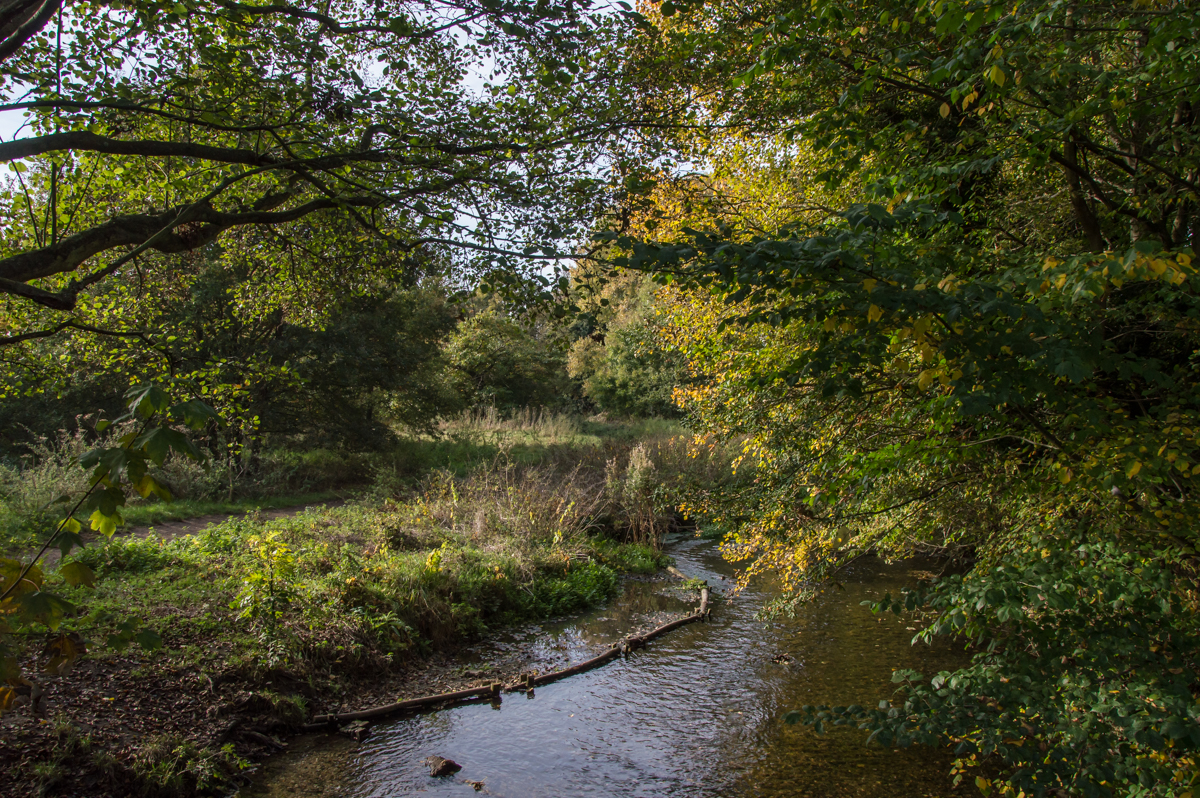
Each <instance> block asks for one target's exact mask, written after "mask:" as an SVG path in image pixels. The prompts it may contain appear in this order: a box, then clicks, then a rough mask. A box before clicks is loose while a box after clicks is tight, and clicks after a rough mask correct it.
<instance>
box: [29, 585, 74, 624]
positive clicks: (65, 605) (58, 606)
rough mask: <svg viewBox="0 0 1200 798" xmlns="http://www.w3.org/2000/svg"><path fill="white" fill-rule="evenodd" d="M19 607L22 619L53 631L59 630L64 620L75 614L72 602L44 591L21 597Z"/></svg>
mask: <svg viewBox="0 0 1200 798" xmlns="http://www.w3.org/2000/svg"><path fill="white" fill-rule="evenodd" d="M19 606H20V613H21V615H22V617H24V618H26V619H27V620H30V621H35V622H37V623H41V624H45V625H46V626H48V627H49V628H50V630H51V631H53V630H55V629H57V628H58V626H59V624H61V623H62V621H63V618H66V617H67V616H70V615H74V614H75V607H74V606H73V605H72V604H71V603H70V602H68V601H66V600H65V599H63V598H61V597H59V596H56V595H54V594H53V593H47V592H46V591H44V590H39V591H36V592H33V593H26V594H25V595H23V596H21V598H20V603H19Z"/></svg>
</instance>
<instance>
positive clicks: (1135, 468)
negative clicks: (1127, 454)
mask: <svg viewBox="0 0 1200 798" xmlns="http://www.w3.org/2000/svg"><path fill="white" fill-rule="evenodd" d="M1141 470H1142V464H1141V463H1139V462H1138V461H1137V460H1134V461H1133V465H1131V466H1129V468H1127V469H1125V476H1127V477H1129V478H1130V479H1133V478H1134V477H1136V476H1137V472H1139V471H1141Z"/></svg>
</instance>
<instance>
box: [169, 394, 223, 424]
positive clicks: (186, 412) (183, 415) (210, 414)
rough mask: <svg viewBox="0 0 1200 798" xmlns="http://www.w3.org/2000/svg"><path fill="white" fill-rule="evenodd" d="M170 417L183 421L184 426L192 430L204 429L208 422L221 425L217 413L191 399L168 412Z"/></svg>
mask: <svg viewBox="0 0 1200 798" xmlns="http://www.w3.org/2000/svg"><path fill="white" fill-rule="evenodd" d="M170 416H171V418H175V419H179V420H181V421H183V423H184V424H186V425H187V426H188V427H190V428H191V429H194V430H201V429H204V427H205V425H206V424H208V422H210V421H213V422H216V423H217V424H220V423H221V417H220V415H218V414H217V411H216V410H213V409H212V408H211V407H209V406H208V405H206V404H205V403H204V402H201V401H200V400H199V399H192V400H189V401H187V402H181V403H180V404H177V405H175V406H174V407H172V408H171V410H170Z"/></svg>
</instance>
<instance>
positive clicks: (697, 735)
mask: <svg viewBox="0 0 1200 798" xmlns="http://www.w3.org/2000/svg"><path fill="white" fill-rule="evenodd" d="M669 552H670V554H671V555H672V556H673V557H674V558H675V559H676V562H677V565H678V567H679V569H680V570H682V571H683V572H684V573H686V574H688V575H689V576H698V577H700V578H703V579H707V580H708V581H709V584H711V585H715V586H716V587H717V588H718V590H721V589H722V588H725V590H723V591H722V593H723V596H722V598H719V599H718V601H717V604H716V605H715V607H714V609H713V613H712V617H711V620H710V622H708V623H694V624H690V625H688V626H685V627H683V628H681V629H678V630H676V631H674V632H671V633H670V634H668V635H666V636H665V637H662V638H659V639H657V640H655V641H653V642H652V643H650V644H649V646H648V647H647V648H645V649H643V650H640V651H637V652H635V653H634V654H632V655H631V656H630V657H629V658H628V659H618V660H616V661H614V662H612V663H610V664H608V665H605V666H603V667H601V668H599V669H596V670H593V671H590V672H587V673H584V674H580V675H577V676H573V677H570V678H567V679H564V680H562V681H559V682H555V683H552V684H549V685H545V686H542V687H539V688H537V690H536V691H535V692H534V694H533V695H532V696H530V697H527V696H526V695H524V694H521V693H511V694H505V695H504V697H503V701H502V703H500V704H499V705H498V706H492V705H489V704H486V703H482V704H471V705H466V706H459V707H456V708H451V709H445V710H441V711H438V712H432V713H428V714H423V715H415V716H410V717H404V718H398V719H396V720H392V721H388V722H384V723H380V724H377V725H375V726H374V727H373V728H372V735H371V736H370V737H369V738H367V739H366V740H365V741H363V742H362V743H354V742H352V741H350V740H346V739H343V738H340V737H333V736H328V735H314V736H310V737H306V738H300V739H299V740H296V741H293V743H292V744H291V746H290V748H289V750H288V751H287V752H285V753H283V754H280V755H278V756H276V757H274V758H272V759H271V760H268V761H267V762H266V763H265V764H264V766H263V768H262V769H261V770H260V772H259V777H258V779H257V781H256V783H255V784H254V785H253V786H252V787H250V788H249V789H247V790H244V791H243V792H242V794H243V795H252V796H271V798H276V797H278V796H300V797H301V798H306V797H311V798H319V797H322V796H338V797H339V798H385V797H388V796H397V795H408V794H411V793H423V794H427V795H431V796H443V795H445V796H451V795H453V796H467V795H476V794H486V795H491V796H504V797H506V798H540V797H541V796H574V795H589V796H647V797H648V798H649V797H650V796H700V795H703V796H716V797H717V798H759V797H761V798H767V797H768V796H769V797H771V798H776V797H782V796H787V797H788V798H792V797H793V796H794V797H796V798H799V797H800V796H812V797H813V798H817V797H818V796H819V797H822V798H823V797H826V796H828V797H829V798H834V797H835V796H836V797H840V796H860V795H861V796H879V797H880V798H887V797H891V796H894V798H917V796H951V795H956V794H960V793H961V792H963V791H962V790H953V789H952V788H951V785H950V779H949V776H948V773H949V769H950V761H951V758H952V757H951V755H950V754H949V752H943V751H934V750H930V749H924V748H909V749H885V748H882V747H880V746H878V745H871V746H867V745H865V744H864V741H865V738H866V733H865V732H861V731H859V730H857V729H853V728H833V729H829V730H827V731H826V733H825V734H824V735H817V734H816V733H815V732H814V731H813V730H812V729H810V728H807V727H803V726H788V725H786V724H784V723H783V722H782V717H783V715H784V714H785V713H786V712H787V711H788V710H790V709H794V708H798V707H800V706H801V705H804V704H821V703H824V704H843V705H848V704H855V703H857V704H863V705H874V704H875V703H877V702H878V701H879V700H880V699H881V698H888V697H890V696H891V695H892V692H893V689H894V686H893V685H892V684H891V672H892V670H893V669H895V668H900V667H908V668H915V669H916V670H918V671H920V672H921V673H924V674H929V673H932V672H935V671H937V670H942V669H945V668H947V667H951V666H953V665H955V664H957V663H959V662H961V661H963V658H964V655H963V654H962V653H961V651H955V650H954V649H952V648H951V647H949V646H948V645H947V646H942V647H930V646H927V645H924V644H918V645H915V646H914V645H912V644H911V639H912V636H913V631H912V630H911V628H909V627H908V626H907V624H908V623H909V621H906V620H904V619H899V618H897V617H896V616H895V615H892V614H891V613H888V614H886V616H885V617H882V618H879V617H876V616H873V615H872V614H871V612H870V610H869V609H868V608H866V607H862V606H860V602H861V601H864V600H866V599H874V598H878V597H880V596H882V595H883V594H884V593H885V592H888V591H890V592H891V593H892V594H893V595H895V594H896V593H897V592H898V590H899V589H900V588H901V587H902V586H904V585H906V584H912V583H913V582H914V577H913V574H912V571H913V570H914V569H916V568H919V567H920V566H919V565H914V564H895V565H888V564H884V563H882V562H879V561H877V560H867V561H859V562H858V563H856V564H855V565H853V566H851V568H850V570H849V572H848V573H847V574H846V576H845V582H844V583H843V588H844V589H838V588H837V587H831V588H829V589H828V590H827V591H826V592H825V593H824V594H823V595H822V596H821V597H820V598H818V600H817V601H815V602H813V603H811V604H808V605H803V606H801V607H800V608H798V609H797V612H796V615H795V617H792V618H787V617H780V618H778V619H777V620H774V621H770V622H764V621H762V620H761V619H759V618H758V617H757V614H758V612H759V610H761V609H762V608H763V606H764V605H765V604H766V603H767V602H768V601H769V600H770V598H771V597H772V595H773V594H772V592H771V591H770V590H769V589H764V586H762V585H758V586H756V585H754V584H752V585H751V586H750V587H749V588H747V589H745V590H743V591H742V592H740V593H737V594H734V595H732V596H730V595H729V591H728V587H729V586H732V582H731V581H723V580H722V577H726V578H730V577H732V575H733V573H734V566H733V565H731V564H730V563H727V562H726V561H724V560H723V559H722V557H721V555H720V552H719V551H718V549H717V546H716V544H715V543H712V542H710V541H702V540H695V539H691V538H683V539H680V540H676V541H674V542H673V543H672V544H671V545H670V546H669ZM694 605H695V597H694V592H693V593H690V594H685V593H682V592H680V591H679V590H678V589H677V588H673V587H672V585H671V584H670V583H667V582H661V581H659V582H641V581H632V580H631V581H629V582H627V583H626V587H625V590H624V594H623V595H622V596H621V597H619V598H618V599H616V600H615V601H614V602H612V603H611V604H609V605H607V606H604V607H600V608H597V609H595V610H593V611H591V612H588V613H585V614H582V615H579V616H575V617H573V618H568V619H565V620H561V621H559V622H557V623H546V624H541V625H539V626H534V627H530V628H526V629H523V630H518V631H516V632H510V633H509V634H507V635H504V636H501V637H499V638H498V639H497V640H495V641H491V642H489V644H488V646H501V647H511V646H523V647H525V648H527V649H531V650H532V651H533V653H534V655H535V658H536V659H537V660H538V663H539V666H541V665H544V664H545V663H547V662H550V663H551V665H552V667H553V668H559V667H563V666H565V665H567V664H571V663H574V662H579V661H582V660H584V659H586V658H588V657H589V656H593V655H594V654H596V653H598V652H599V651H600V650H601V649H603V648H604V647H606V646H607V645H608V644H609V643H611V642H613V641H615V640H618V639H620V638H622V637H624V636H625V635H626V634H628V633H629V632H630V631H632V630H634V629H635V628H644V627H646V626H648V625H650V623H651V622H657V620H658V619H660V618H663V617H666V616H665V615H664V613H672V614H683V613H687V612H690V611H691V610H692V609H694ZM488 646H481V647H477V648H476V649H475V650H474V654H473V655H474V656H475V657H478V658H479V659H480V660H481V661H482V660H486V657H487V653H488ZM549 669H551V668H550V667H541V670H543V671H544V670H549ZM431 754H437V755H440V756H444V757H447V758H450V759H453V760H455V761H456V762H458V763H459V764H460V765H462V766H463V769H462V771H461V772H459V773H458V774H456V775H455V776H453V777H444V778H432V777H431V776H429V773H428V770H427V769H426V767H425V766H424V765H422V763H421V760H422V759H424V758H425V757H427V756H429V755H431ZM467 780H472V781H476V782H483V787H482V790H481V792H478V793H477V792H476V790H475V788H474V787H473V786H472V785H471V784H469V783H468V782H467Z"/></svg>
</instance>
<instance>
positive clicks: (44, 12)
mask: <svg viewBox="0 0 1200 798" xmlns="http://www.w3.org/2000/svg"><path fill="white" fill-rule="evenodd" d="M61 5H62V2H61V0H45V2H42V3H39V2H37V0H34V2H26V0H15V2H14V1H13V0H7V1H6V2H3V3H0V61H5V60H7V59H8V58H9V57H11V56H12V55H14V54H15V53H16V52H17V51H18V50H20V49H21V48H22V47H24V46H25V43H26V42H27V41H29V40H30V39H32V38H33V37H34V36H36V35H37V33H38V31H40V30H41V29H42V28H44V27H46V23H47V22H49V21H50V19H51V17H53V16H54V15H55V14H56V13H57V12H58V9H59V7H60V6H61Z"/></svg>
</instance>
